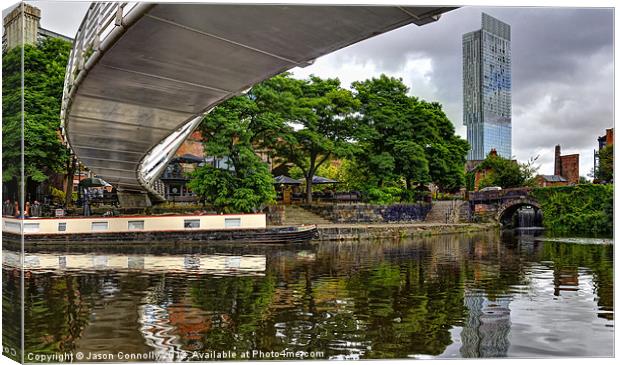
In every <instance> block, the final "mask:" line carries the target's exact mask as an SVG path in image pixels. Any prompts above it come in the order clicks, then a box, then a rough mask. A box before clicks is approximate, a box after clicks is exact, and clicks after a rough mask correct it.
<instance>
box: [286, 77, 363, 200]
mask: <svg viewBox="0 0 620 365" xmlns="http://www.w3.org/2000/svg"><path fill="white" fill-rule="evenodd" d="M293 82H294V83H296V84H297V85H299V88H297V89H296V91H297V92H298V94H297V98H296V99H295V101H294V103H293V105H292V108H291V114H290V115H287V119H288V123H287V124H286V126H285V128H284V129H283V130H282V132H283V133H282V134H281V135H280V138H278V139H277V141H276V143H275V150H276V152H277V154H278V155H279V156H281V157H282V158H283V159H285V160H287V161H289V162H291V163H293V164H294V165H295V166H297V167H298V168H299V169H300V170H301V171H302V175H303V177H304V178H305V179H306V199H307V201H308V202H311V201H312V177H313V176H314V175H316V173H317V170H318V169H319V168H320V167H321V166H322V165H323V164H324V163H325V162H326V161H329V159H330V158H333V157H346V156H350V155H351V154H352V152H353V151H354V149H355V148H356V144H355V143H353V140H352V137H353V130H354V127H355V125H356V118H355V113H356V112H357V109H358V105H359V102H358V101H357V100H355V99H354V98H353V94H352V93H351V92H350V91H348V90H345V89H343V88H341V86H340V81H339V80H338V79H321V78H319V77H316V76H310V78H309V79H308V80H294V81H293Z"/></svg>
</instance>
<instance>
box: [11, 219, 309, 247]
mask: <svg viewBox="0 0 620 365" xmlns="http://www.w3.org/2000/svg"><path fill="white" fill-rule="evenodd" d="M266 221H267V220H266V216H265V214H206V215H149V216H120V217H105V216H96V217H95V216H90V217H57V218H26V219H18V218H9V217H3V219H2V237H3V239H4V240H7V241H9V242H14V243H15V242H19V241H21V235H22V234H23V237H24V241H25V242H27V243H32V244H36V245H44V244H46V243H55V244H58V243H67V244H72V245H73V244H77V243H89V244H93V243H123V242H133V243H149V242H162V241H165V242H166V243H182V242H192V241H193V242H196V241H201V242H204V243H208V242H210V241H214V242H215V241H217V242H231V243H236V242H238V243H263V244H287V243H298V242H305V241H309V240H311V239H313V238H316V237H317V235H318V232H317V228H316V226H315V225H308V226H289V227H267V224H266Z"/></svg>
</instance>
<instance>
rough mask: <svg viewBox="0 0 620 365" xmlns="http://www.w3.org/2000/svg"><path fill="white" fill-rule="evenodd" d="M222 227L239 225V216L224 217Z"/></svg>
mask: <svg viewBox="0 0 620 365" xmlns="http://www.w3.org/2000/svg"><path fill="white" fill-rule="evenodd" d="M224 227H226V228H228V227H241V218H226V219H224Z"/></svg>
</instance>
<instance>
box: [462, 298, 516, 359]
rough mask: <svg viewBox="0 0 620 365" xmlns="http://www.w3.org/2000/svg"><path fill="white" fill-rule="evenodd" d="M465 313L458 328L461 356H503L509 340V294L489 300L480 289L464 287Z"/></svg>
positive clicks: (506, 351) (506, 350)
mask: <svg viewBox="0 0 620 365" xmlns="http://www.w3.org/2000/svg"><path fill="white" fill-rule="evenodd" d="M463 301H464V304H465V306H466V307H467V311H468V316H467V319H466V322H465V324H464V325H463V329H462V331H461V343H462V345H461V349H460V353H461V356H463V357H466V358H470V357H506V355H507V353H508V348H509V347H510V343H509V342H508V334H509V333H510V325H511V322H510V308H509V305H510V298H508V297H498V298H496V300H494V301H491V300H489V299H488V298H487V297H486V296H485V295H484V293H481V292H476V291H469V290H467V289H466V290H465V298H464V299H463Z"/></svg>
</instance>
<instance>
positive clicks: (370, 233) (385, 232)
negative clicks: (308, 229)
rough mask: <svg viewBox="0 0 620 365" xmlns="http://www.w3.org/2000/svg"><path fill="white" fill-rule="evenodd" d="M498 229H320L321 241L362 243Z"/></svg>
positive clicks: (442, 226) (427, 226)
mask: <svg viewBox="0 0 620 365" xmlns="http://www.w3.org/2000/svg"><path fill="white" fill-rule="evenodd" d="M497 228H498V225H497V224H496V223H479V224H472V223H468V224H436V223H433V224H419V223H416V224H405V223H402V224H377V225H372V226H360V225H356V226H350V225H346V226H340V225H333V226H321V227H318V232H319V240H321V241H360V240H372V239H395V240H401V239H406V238H413V237H425V236H432V235H439V234H456V233H471V232H487V231H490V230H495V229H497Z"/></svg>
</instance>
